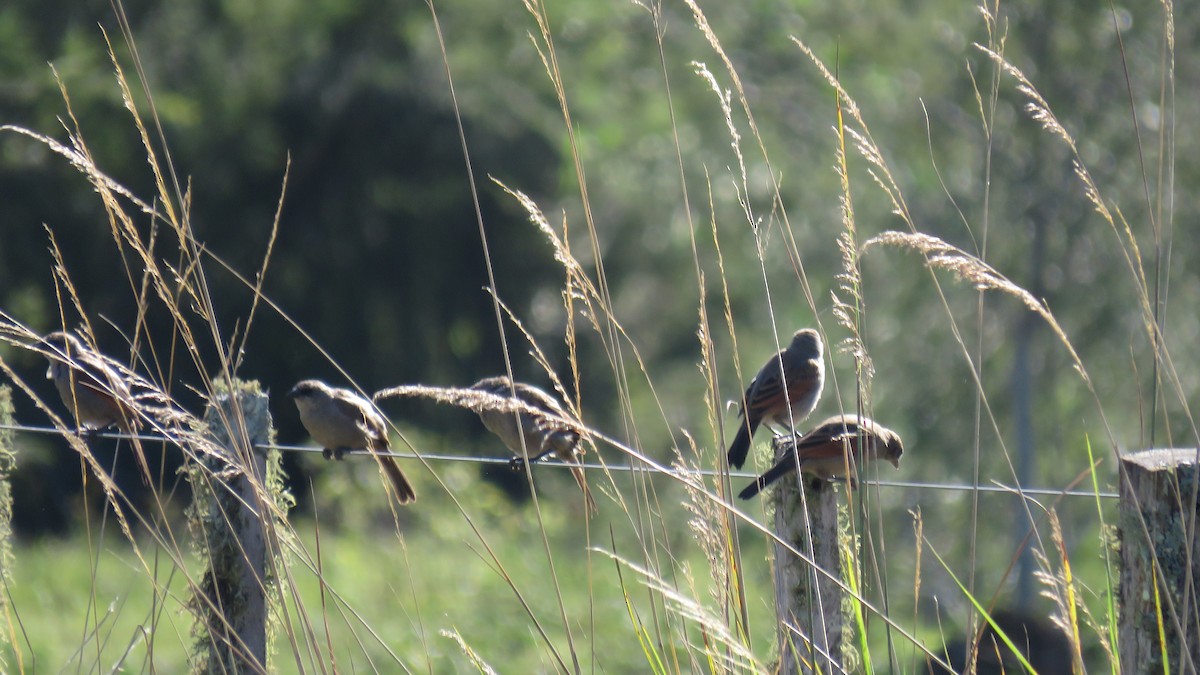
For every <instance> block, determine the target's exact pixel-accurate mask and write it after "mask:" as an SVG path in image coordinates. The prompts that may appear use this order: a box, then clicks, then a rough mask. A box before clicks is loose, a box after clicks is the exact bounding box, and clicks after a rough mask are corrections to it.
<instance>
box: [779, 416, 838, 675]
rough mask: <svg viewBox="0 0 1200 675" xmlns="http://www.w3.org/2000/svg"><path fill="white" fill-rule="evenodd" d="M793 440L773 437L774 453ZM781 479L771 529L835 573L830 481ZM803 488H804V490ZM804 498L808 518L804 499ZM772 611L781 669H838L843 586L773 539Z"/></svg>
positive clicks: (788, 672)
mask: <svg viewBox="0 0 1200 675" xmlns="http://www.w3.org/2000/svg"><path fill="white" fill-rule="evenodd" d="M794 444H795V439H794V438H791V437H789V436H781V437H779V438H777V439H776V440H775V443H774V444H773V445H774V448H775V456H776V457H783V456H785V453H787V454H790V453H791V451H792V446H793V445H794ZM800 483H801V484H802V485H803V487H802V488H801V487H800V486H799V485H798V483H797V480H796V477H795V476H788V477H785V478H783V479H781V480H779V481H778V482H777V483H776V484H775V485H776V487H775V488H774V490H773V493H772V497H771V499H772V502H773V503H774V505H775V533H776V534H777V535H778V536H779V539H780V540H781V541H784V542H787V544H788V545H789V546H791V547H792V548H793V549H795V550H797V551H800V552H801V553H803V554H805V555H808V551H809V548H808V547H809V541H810V540H811V541H812V551H813V561H814V562H815V563H816V564H817V565H818V566H819V567H820V568H821V569H823V570H825V571H826V572H828V573H829V574H832V575H833V576H834V577H840V575H841V554H840V547H839V545H838V499H837V493H836V492H835V491H834V489H833V486H832V485H828V484H825V485H820V486H819V487H818V488H816V489H814V487H813V485H812V479H811V477H810V476H807V475H805V476H803V478H802V479H801V481H800ZM801 489H803V490H804V493H803V495H802V494H801ZM806 501H807V503H808V517H805V514H804V504H805V502H806ZM775 612H776V619H777V621H778V631H779V661H780V665H779V671H778V672H779V673H781V674H782V675H795V674H798V673H811V672H814V671H816V670H818V669H819V670H820V671H821V672H830V671H831V670H832V671H836V670H837V668H830V667H829V665H830V664H831V663H834V664H841V662H842V626H843V623H844V617H843V613H842V590H841V589H840V588H839V587H838V585H837V584H835V583H834V582H833V581H831V580H830V579H829V577H828V576H826V575H825V574H822V573H821V572H820V571H818V570H816V569H814V568H813V567H812V566H811V565H809V564H808V563H807V562H805V561H804V560H802V559H800V558H799V557H797V556H796V554H795V553H792V552H791V551H790V550H788V549H787V548H786V547H785V546H783V545H781V544H779V543H776V544H775Z"/></svg>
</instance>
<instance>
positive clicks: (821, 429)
mask: <svg viewBox="0 0 1200 675" xmlns="http://www.w3.org/2000/svg"><path fill="white" fill-rule="evenodd" d="M847 452H849V453H852V454H853V457H848V456H847V454H846V453H847ZM797 454H798V455H799V456H800V470H801V471H803V472H805V473H809V474H812V475H814V476H816V477H817V478H819V479H821V480H827V481H836V480H845V481H848V482H849V483H850V484H851V485H855V484H856V481H855V477H854V473H853V472H855V471H856V470H857V469H856V467H858V466H860V465H862V464H863V463H864V462H866V461H868V460H872V459H882V460H886V461H887V462H889V463H891V465H892V466H894V467H896V468H897V469H898V468H900V456H901V455H903V454H904V445H903V444H902V443H901V442H900V436H899V435H897V434H896V432H894V431H892V430H891V429H888V428H886V427H884V426H882V425H880V424H876V423H875V422H873V421H871V420H869V419H867V418H865V417H864V418H859V417H858V416H857V415H835V416H834V417H830V418H829V419H827V420H825V421H824V422H821V423H820V424H818V425H817V428H815V429H813V430H812V431H810V432H808V433H807V434H804V436H802V437H800V438H798V439H796V442H795V445H794V446H793V447H792V448H791V451H790V452H788V453H787V454H786V455H785V456H784V457H782V458H781V459H780V460H779V461H778V462H776V463H775V466H773V467H771V468H770V469H767V472H766V473H764V474H763V475H761V476H759V477H758V478H756V479H755V480H754V482H753V483H751V484H750V485H748V486H746V489H745V490H742V491H741V493H740V494H738V497H741V498H742V499H750V498H751V497H753V496H754V495H756V494H758V493H759V492H760V491H761V490H762V489H763V488H765V487H766V486H768V485H770V484H771V483H774V482H775V481H777V480H779V479H780V478H781V477H783V476H785V475H787V474H788V473H791V472H792V471H795V470H796V455H797ZM847 468H849V472H850V473H847Z"/></svg>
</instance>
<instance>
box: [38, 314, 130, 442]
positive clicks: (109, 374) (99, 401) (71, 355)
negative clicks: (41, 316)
mask: <svg viewBox="0 0 1200 675" xmlns="http://www.w3.org/2000/svg"><path fill="white" fill-rule="evenodd" d="M42 342H43V344H44V345H45V347H46V358H47V359H49V361H50V367H49V368H48V369H47V370H46V378H47V379H50V380H53V381H54V387H55V388H56V389H58V395H59V396H60V397H62V401H63V403H64V404H65V405H66V406H67V408H68V409H69V410H70V411H71V415H72V416H73V417H74V418H75V423H76V424H77V425H78V426H79V427H80V428H81V429H88V430H97V429H104V428H105V427H110V426H112V425H114V424H115V425H116V426H117V427H119V428H120V429H121V431H123V432H126V433H132V432H133V431H135V430H136V429H137V427H138V418H137V413H136V412H135V411H134V409H133V407H132V402H133V398H132V396H131V395H130V393H129V385H128V384H127V383H126V382H125V378H124V377H122V376H121V374H120V373H119V372H117V369H116V368H114V367H113V366H111V365H109V364H108V363H107V362H106V360H105V358H104V356H102V355H101V354H98V353H96V352H95V351H93V350H92V349H91V348H89V347H86V346H84V344H83V342H82V341H80V340H79V338H77V337H75V336H74V335H71V334H70V333H65V332H63V331H55V332H53V333H50V334H49V335H47V336H46V337H44V338H42Z"/></svg>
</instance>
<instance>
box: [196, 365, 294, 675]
mask: <svg viewBox="0 0 1200 675" xmlns="http://www.w3.org/2000/svg"><path fill="white" fill-rule="evenodd" d="M234 387H235V388H236V389H237V390H236V391H235V392H232V393H231V392H227V391H222V392H217V393H214V395H213V398H212V400H211V402H210V403H209V407H208V409H207V410H206V411H205V413H204V422H205V424H206V425H207V428H208V432H209V434H210V436H211V438H212V441H213V443H214V444H215V445H216V446H219V447H220V448H221V449H222V451H223V452H224V458H223V460H222V459H221V458H216V457H211V458H209V459H206V460H205V461H204V465H203V466H195V467H192V469H191V472H192V473H191V475H190V480H191V484H192V489H193V491H194V494H195V500H194V502H193V518H194V520H193V522H194V523H197V524H198V525H199V528H200V529H201V534H200V536H199V537H198V544H199V545H200V546H201V547H202V553H203V554H204V555H206V556H207V558H208V569H207V571H206V572H205V573H204V579H203V581H202V582H201V587H200V590H199V593H200V594H202V597H198V598H196V599H195V600H194V603H195V609H196V613H197V615H198V616H199V617H201V627H202V628H203V629H204V632H205V633H207V636H203V635H202V636H201V639H202V640H203V641H204V642H206V643H207V660H208V662H207V665H206V668H205V670H207V672H220V673H247V672H249V673H266V672H267V629H266V627H267V609H268V608H267V589H268V574H267V567H268V565H267V563H268V557H267V556H268V547H267V524H268V523H269V519H271V518H273V517H274V515H273V511H274V502H273V500H274V495H272V494H271V493H270V490H269V488H268V487H267V486H268V485H269V484H270V481H269V480H268V473H267V451H266V450H263V449H262V446H264V445H267V444H268V443H270V442H271V441H272V440H273V439H272V438H271V436H272V430H271V412H270V410H269V408H268V405H267V395H266V394H264V393H262V391H261V390H260V389H259V387H258V385H257V384H256V383H237V382H235V383H234ZM200 455H201V456H208V453H200ZM198 646H201V645H198Z"/></svg>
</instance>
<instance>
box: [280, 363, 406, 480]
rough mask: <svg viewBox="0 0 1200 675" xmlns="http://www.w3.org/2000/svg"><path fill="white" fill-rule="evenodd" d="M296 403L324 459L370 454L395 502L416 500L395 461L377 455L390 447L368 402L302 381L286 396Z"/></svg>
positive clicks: (382, 424)
mask: <svg viewBox="0 0 1200 675" xmlns="http://www.w3.org/2000/svg"><path fill="white" fill-rule="evenodd" d="M288 398H291V399H292V400H293V401H295V402H296V408H297V410H299V411H300V422H301V424H303V425H304V428H305V429H307V430H308V434H309V436H312V439H313V440H314V441H316V442H317V443H319V444H320V445H321V448H322V452H321V454H322V455H324V457H325V459H335V460H341V459H344V458H345V456H346V453H347V452H349V451H351V450H366V451H368V452H370V453H371V454H372V456H373V457H374V458H375V460H376V461H377V462H379V468H380V469H382V470H383V473H384V475H385V476H387V478H388V481H390V483H391V486H392V491H393V492H394V493H395V495H396V499H397V500H398V501H399V502H400V503H401V504H409V503H412V502H414V501H416V499H417V493H416V491H415V490H413V487H412V484H411V483H409V482H408V479H407V478H406V477H405V476H404V472H402V471H401V470H400V465H398V464H397V463H396V459H395V458H394V457H391V456H388V455H383V454H379V451H387V450H388V449H389V448H390V447H391V443H390V441H389V440H388V434H387V424H386V423H385V422H384V420H383V416H382V415H380V414H379V413H378V412H377V411H376V410H375V408H374V406H372V405H371V402H370V401H368V400H367V399H365V398H363V397H362V396H359V395H358V394H356V393H354V392H353V391H350V390H349V389H340V388H337V387H330V386H329V385H327V384H325V383H324V382H321V381H320V380H302V381H301V382H298V383H297V384H296V386H294V387H292V390H291V391H289V392H288Z"/></svg>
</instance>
